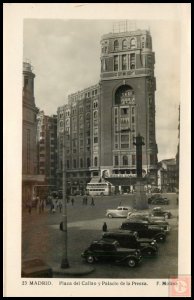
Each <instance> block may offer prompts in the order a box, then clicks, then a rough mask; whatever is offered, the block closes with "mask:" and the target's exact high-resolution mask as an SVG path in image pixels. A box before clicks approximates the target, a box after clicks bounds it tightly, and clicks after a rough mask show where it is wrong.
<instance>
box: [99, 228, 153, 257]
mask: <svg viewBox="0 0 194 300" xmlns="http://www.w3.org/2000/svg"><path fill="white" fill-rule="evenodd" d="M102 237H103V239H105V240H107V239H114V240H116V241H118V242H119V244H120V246H121V247H124V248H130V249H139V250H141V253H142V255H143V256H146V257H147V256H148V257H152V256H156V255H157V253H158V244H157V242H156V240H154V239H148V238H144V239H140V238H139V236H138V233H137V232H134V231H128V230H115V231H108V232H104V233H103V235H102Z"/></svg>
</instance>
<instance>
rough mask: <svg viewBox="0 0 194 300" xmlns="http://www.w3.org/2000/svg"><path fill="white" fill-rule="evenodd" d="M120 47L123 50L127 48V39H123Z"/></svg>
mask: <svg viewBox="0 0 194 300" xmlns="http://www.w3.org/2000/svg"><path fill="white" fill-rule="evenodd" d="M122 49H123V50H126V49H127V40H123V42H122Z"/></svg>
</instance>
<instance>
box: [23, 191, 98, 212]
mask: <svg viewBox="0 0 194 300" xmlns="http://www.w3.org/2000/svg"><path fill="white" fill-rule="evenodd" d="M89 201H90V202H89ZM32 203H33V204H34V205H32ZM67 203H68V204H71V205H72V206H74V205H75V204H76V201H75V197H74V196H69V195H68V196H67ZM82 205H85V206H87V205H90V206H95V202H94V198H93V197H88V196H86V195H84V196H83V197H82ZM32 207H35V210H36V211H37V213H38V214H42V213H44V212H45V211H46V209H47V211H48V212H49V213H51V214H54V213H56V212H59V213H61V212H62V208H63V200H62V199H60V198H59V197H53V196H51V195H49V196H48V197H42V198H41V197H40V196H37V197H36V198H35V199H33V201H29V202H28V203H27V208H28V212H29V214H31V211H32Z"/></svg>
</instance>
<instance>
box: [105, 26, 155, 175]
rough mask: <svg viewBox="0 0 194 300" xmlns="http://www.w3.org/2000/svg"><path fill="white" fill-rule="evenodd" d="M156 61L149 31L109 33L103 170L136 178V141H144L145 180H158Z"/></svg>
mask: <svg viewBox="0 0 194 300" xmlns="http://www.w3.org/2000/svg"><path fill="white" fill-rule="evenodd" d="M154 64H155V55H154V52H153V51H152V38H151V35H150V32H149V31H147V30H135V31H125V32H118V33H115V32H114V33H109V34H105V35H103V36H102V39H101V81H100V86H101V101H100V116H101V130H100V135H101V136H100V137H101V139H100V140H101V147H100V165H101V169H107V170H109V173H110V174H112V175H115V176H116V174H122V175H123V177H124V176H125V175H126V176H127V175H128V174H134V175H135V174H136V156H135V154H136V149H135V146H134V145H133V139H134V137H135V136H137V135H138V134H140V135H141V136H143V137H144V143H145V146H143V148H142V164H143V174H147V173H149V175H151V176H152V177H153V179H155V180H154V181H156V176H157V144H156V138H155V90H156V81H155V77H154Z"/></svg>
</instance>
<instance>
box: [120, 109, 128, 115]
mask: <svg viewBox="0 0 194 300" xmlns="http://www.w3.org/2000/svg"><path fill="white" fill-rule="evenodd" d="M128 113H129V109H128V108H121V115H127V114H128Z"/></svg>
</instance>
